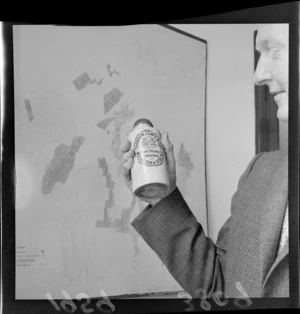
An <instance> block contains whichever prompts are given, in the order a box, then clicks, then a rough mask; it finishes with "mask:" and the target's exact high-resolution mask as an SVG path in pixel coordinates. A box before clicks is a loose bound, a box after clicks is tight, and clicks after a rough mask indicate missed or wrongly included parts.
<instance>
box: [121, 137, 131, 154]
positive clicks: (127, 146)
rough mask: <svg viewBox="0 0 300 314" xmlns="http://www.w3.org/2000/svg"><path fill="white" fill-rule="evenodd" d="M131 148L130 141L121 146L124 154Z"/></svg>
mask: <svg viewBox="0 0 300 314" xmlns="http://www.w3.org/2000/svg"><path fill="white" fill-rule="evenodd" d="M130 147H131V142H130V141H129V140H126V141H125V142H122V144H121V145H120V150H121V152H122V153H126V152H127V151H129V149H130Z"/></svg>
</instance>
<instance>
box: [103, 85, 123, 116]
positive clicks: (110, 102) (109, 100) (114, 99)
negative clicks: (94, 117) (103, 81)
mask: <svg viewBox="0 0 300 314" xmlns="http://www.w3.org/2000/svg"><path fill="white" fill-rule="evenodd" d="M122 96H123V93H122V92H121V91H120V90H119V89H118V88H117V87H114V88H113V89H112V90H111V91H110V92H108V93H106V94H105V95H104V113H105V114H106V113H108V112H109V111H110V110H111V109H112V108H113V107H114V106H115V105H116V104H117V103H118V102H119V100H120V99H121V97H122Z"/></svg>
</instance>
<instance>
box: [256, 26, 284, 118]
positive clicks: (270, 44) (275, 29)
mask: <svg viewBox="0 0 300 314" xmlns="http://www.w3.org/2000/svg"><path fill="white" fill-rule="evenodd" d="M288 27H289V26H288V25H286V24H277V25H274V24H272V25H264V26H262V27H261V28H260V29H259V30H258V33H257V37H256V50H258V51H259V52H260V58H259V61H258V64H257V67H256V71H255V75H254V81H255V84H257V85H268V87H269V90H270V93H271V94H272V95H273V96H274V100H275V101H276V103H277V105H278V111H277V117H278V118H279V120H282V121H288V58H289V50H288V49H289V38H288V37H289V28H288Z"/></svg>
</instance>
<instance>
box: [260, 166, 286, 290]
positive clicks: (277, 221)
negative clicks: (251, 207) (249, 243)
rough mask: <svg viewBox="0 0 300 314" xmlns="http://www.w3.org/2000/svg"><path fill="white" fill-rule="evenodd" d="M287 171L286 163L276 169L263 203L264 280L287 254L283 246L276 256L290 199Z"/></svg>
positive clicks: (261, 241)
mask: <svg viewBox="0 0 300 314" xmlns="http://www.w3.org/2000/svg"><path fill="white" fill-rule="evenodd" d="M275 169H276V168H275ZM287 171H288V169H287V165H286V164H284V165H283V166H282V164H281V169H278V168H277V169H276V172H277V173H276V175H274V177H273V178H272V182H269V184H268V192H267V195H266V198H265V202H264V204H263V209H262V216H261V228H260V262H261V269H262V280H263V282H265V279H266V277H267V276H268V273H269V272H271V271H272V270H273V269H274V268H275V267H276V265H275V264H274V263H275V260H276V264H277V262H279V259H280V258H281V257H283V256H284V254H285V255H286V254H287V252H286V248H285V247H283V249H282V251H281V253H280V254H279V255H278V256H276V254H277V248H278V242H279V239H280V234H281V229H282V224H283V220H284V215H285V211H286V208H287V201H288V199H287V198H288V175H287ZM287 248H288V245H287ZM285 252H286V253H285ZM277 260H278V261H277ZM273 264H274V265H273ZM263 282H262V284H263Z"/></svg>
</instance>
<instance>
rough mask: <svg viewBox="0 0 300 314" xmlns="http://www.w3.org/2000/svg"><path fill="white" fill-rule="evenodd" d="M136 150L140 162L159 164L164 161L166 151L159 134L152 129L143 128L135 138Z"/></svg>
mask: <svg viewBox="0 0 300 314" xmlns="http://www.w3.org/2000/svg"><path fill="white" fill-rule="evenodd" d="M134 151H135V156H136V158H137V160H138V162H139V163H140V164H142V165H146V166H159V165H161V164H162V163H163V161H164V157H165V155H164V151H163V147H162V144H161V142H160V139H159V137H158V135H157V134H156V133H155V132H153V131H151V130H143V131H141V132H140V133H138V134H137V136H136V137H135V140H134Z"/></svg>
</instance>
